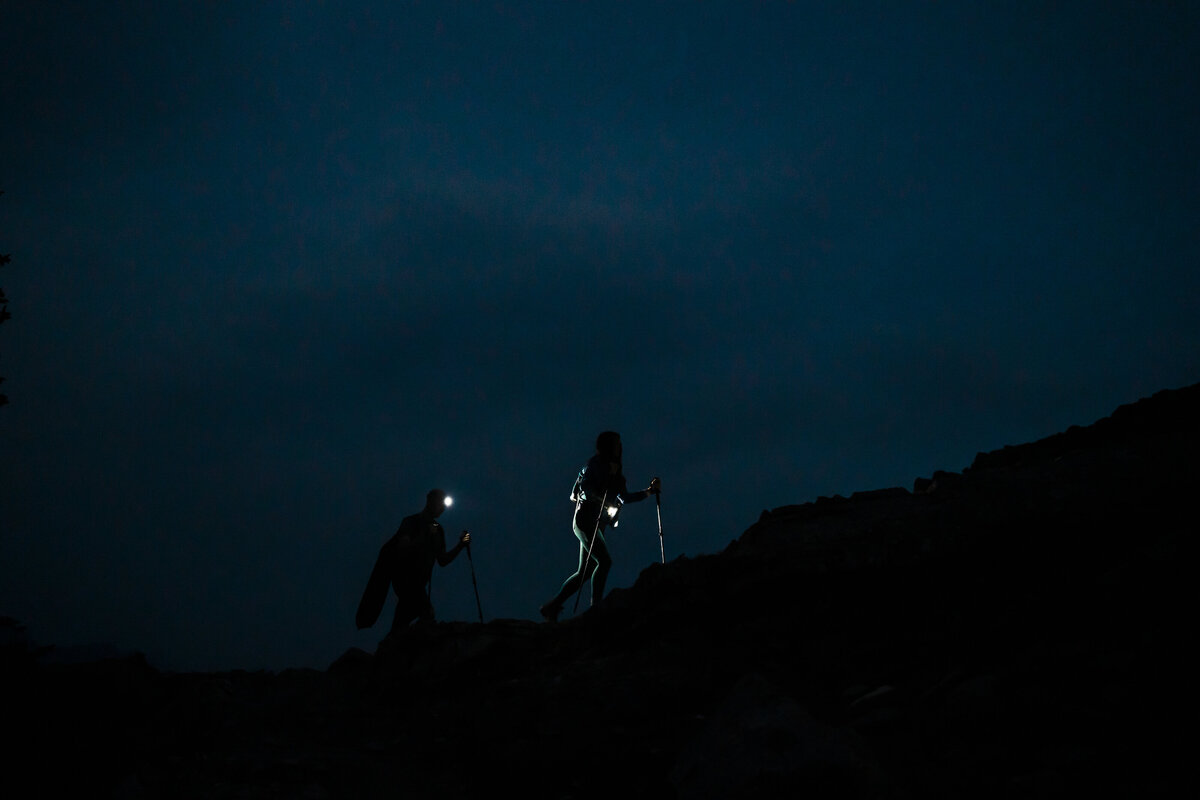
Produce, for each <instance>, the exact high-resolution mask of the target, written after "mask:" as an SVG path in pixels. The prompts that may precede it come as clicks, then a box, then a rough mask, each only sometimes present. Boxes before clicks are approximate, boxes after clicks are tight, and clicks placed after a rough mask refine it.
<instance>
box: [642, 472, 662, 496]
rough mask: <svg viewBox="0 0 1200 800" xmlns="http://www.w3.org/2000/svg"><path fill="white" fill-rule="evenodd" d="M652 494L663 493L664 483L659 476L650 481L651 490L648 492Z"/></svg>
mask: <svg viewBox="0 0 1200 800" xmlns="http://www.w3.org/2000/svg"><path fill="white" fill-rule="evenodd" d="M646 491H647V492H649V493H650V494H658V493H659V492H661V491H662V481H660V480H659V479H658V477H657V476H655V477H653V478H651V479H650V488H649V489H647V490H646Z"/></svg>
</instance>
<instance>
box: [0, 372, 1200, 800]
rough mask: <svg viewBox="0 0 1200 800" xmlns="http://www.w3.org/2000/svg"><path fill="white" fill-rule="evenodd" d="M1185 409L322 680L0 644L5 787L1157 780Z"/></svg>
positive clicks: (445, 632)
mask: <svg viewBox="0 0 1200 800" xmlns="http://www.w3.org/2000/svg"><path fill="white" fill-rule="evenodd" d="M1198 420H1200V385H1197V386H1193V387H1189V388H1187V389H1181V390H1176V391H1167V392H1160V393H1159V394H1156V395H1155V396H1154V397H1152V398H1148V399H1145V400H1142V401H1139V402H1137V403H1134V404H1132V405H1129V406H1122V407H1121V408H1119V409H1117V411H1116V412H1114V413H1113V415H1112V416H1111V417H1108V418H1106V419H1103V420H1100V421H1099V422H1097V423H1095V424H1093V425H1090V426H1088V427H1083V428H1072V429H1070V430H1068V431H1066V432H1064V433H1061V434H1058V435H1056V436H1052V437H1049V438H1048V439H1044V440H1041V441H1039V442H1034V443H1031V444H1026V445H1021V446H1018V447H1008V448H1004V449H1003V450H999V451H995V452H992V453H981V454H980V455H979V456H977V457H976V459H975V461H974V463H973V464H972V465H971V467H970V468H968V469H966V470H964V471H963V472H962V473H938V474H936V475H934V476H932V477H931V478H929V479H919V480H918V481H917V482H916V485H915V486H914V487H913V491H909V490H907V489H901V488H898V489H887V490H882V491H873V492H863V493H860V494H855V495H853V496H851V497H849V498H842V497H833V498H821V499H819V500H817V501H816V502H813V503H807V504H804V505H799V506H788V507H785V508H779V509H774V510H772V511H767V512H763V514H762V516H761V518H760V519H759V520H758V522H756V523H755V524H754V525H752V526H751V527H750V528H749V529H748V530H746V531H745V532H744V533H743V534H742V535H741V536H740V537H739V538H738V539H737V540H735V541H733V542H732V543H731V544H730V545H729V547H728V548H727V549H726V550H725V551H724V552H723V553H720V554H718V555H711V556H704V557H701V558H695V559H683V558H681V559H678V560H676V561H674V562H672V563H669V564H667V565H665V566H663V565H654V566H653V567H651V568H649V569H647V570H646V571H645V572H643V573H642V575H641V576H640V577H639V579H638V581H637V582H636V584H635V585H634V586H632V587H630V588H629V589H626V590H617V591H614V592H613V593H612V594H611V595H610V597H608V598H607V599H606V601H605V602H604V603H603V604H602V605H601V606H600V607H598V608H596V609H594V610H593V611H590V612H588V613H587V614H584V615H582V616H581V617H579V618H576V619H573V620H570V621H567V622H564V623H560V624H557V625H545V624H535V623H532V622H526V621H515V620H499V621H494V622H491V623H488V624H486V625H475V624H466V623H446V624H436V625H432V626H428V627H425V628H415V629H413V630H411V631H410V632H408V634H406V635H405V636H404V637H402V639H401V640H399V641H396V642H392V643H389V644H388V645H387V646H384V647H381V649H380V651H379V652H378V653H376V654H368V653H365V652H362V651H358V650H352V651H349V652H347V653H346V654H345V655H343V656H342V657H341V658H339V659H338V660H337V661H336V662H335V663H334V664H332V665H331V666H330V668H329V669H328V670H326V671H323V672H322V671H313V670H287V671H284V672H281V673H278V674H276V673H245V672H231V673H220V674H173V673H160V672H158V671H155V670H153V669H151V668H150V667H149V666H147V665H146V664H145V662H144V661H143V660H141V659H137V658H133V659H121V660H110V661H103V662H97V663H93V664H88V665H78V666H48V665H46V664H44V663H43V661H42V660H40V659H39V658H38V654H37V653H33V652H30V651H28V650H27V649H22V648H20V647H19V646H16V645H13V644H11V643H10V644H9V645H7V646H6V650H5V656H4V659H3V665H4V666H3V668H4V673H5V674H4V683H3V685H4V691H5V694H6V698H5V708H6V714H5V727H7V728H8V729H9V732H10V734H11V733H15V734H16V737H15V739H16V741H18V742H19V744H18V745H17V746H15V747H10V748H9V750H8V752H7V754H6V755H7V756H8V759H9V760H10V764H9V766H8V767H7V768H6V770H5V775H6V778H7V779H8V784H9V788H8V789H6V794H7V795H8V796H18V795H19V792H18V791H17V789H16V787H17V786H19V785H21V786H23V785H24V782H18V778H19V777H20V778H28V777H33V778H35V784H36V785H37V787H38V788H37V790H36V791H37V794H39V795H41V794H45V793H46V792H47V791H49V789H50V788H51V787H52V786H53V785H56V784H66V785H70V786H73V787H76V788H80V789H83V790H85V791H87V792H88V794H89V795H99V796H104V795H113V796H120V797H159V796H170V797H304V798H332V797H377V796H409V797H424V796H438V797H485V796H495V795H499V794H503V793H507V792H508V791H519V792H521V793H522V794H523V796H526V797H580V798H582V797H598V796H606V795H607V796H611V795H613V794H614V793H620V794H622V795H624V796H635V797H640V796H651V795H653V796H656V797H681V798H706V797H729V796H735V795H736V796H754V797H759V798H762V797H764V796H765V797H774V796H784V795H785V794H786V796H788V797H795V796H798V795H799V793H800V792H811V793H815V796H820V797H830V796H832V797H843V796H845V797H988V796H1004V797H1008V796H1060V795H1062V794H1065V793H1066V792H1068V791H1071V792H1073V793H1074V792H1080V791H1088V790H1092V791H1100V792H1103V793H1105V794H1108V793H1118V794H1130V795H1139V796H1145V795H1148V794H1156V793H1160V792H1161V793H1165V792H1166V791H1167V790H1168V789H1169V788H1172V787H1173V785H1174V783H1175V780H1176V779H1177V778H1178V776H1179V775H1180V774H1181V773H1182V769H1183V768H1182V765H1183V764H1184V763H1186V762H1185V761H1184V760H1183V754H1182V746H1181V743H1180V741H1181V740H1180V739H1179V738H1177V737H1178V735H1177V734H1176V733H1174V728H1175V726H1174V725H1172V724H1171V721H1172V719H1173V718H1175V717H1176V716H1182V715H1183V714H1185V713H1186V712H1185V708H1186V707H1189V706H1190V704H1188V705H1187V706H1185V704H1184V702H1183V700H1182V698H1183V697H1186V696H1187V695H1188V694H1190V693H1189V692H1188V690H1187V684H1185V683H1184V682H1183V670H1182V664H1183V663H1184V661H1183V654H1182V651H1183V642H1184V641H1186V639H1187V635H1186V631H1187V630H1189V629H1190V627H1187V626H1185V619H1187V617H1185V614H1184V603H1185V601H1186V598H1187V597H1188V596H1190V591H1188V590H1187V588H1186V587H1187V585H1188V584H1187V579H1186V577H1185V575H1184V569H1185V556H1184V553H1183V548H1182V543H1183V539H1184V532H1185V530H1191V529H1192V528H1194V524H1192V523H1190V517H1191V514H1190V513H1188V512H1190V511H1191V510H1192V509H1191V503H1192V500H1193V498H1194V497H1196V496H1197V491H1196V490H1197V470H1196V469H1195V467H1194V466H1193V464H1194V453H1195V452H1196V449H1197V445H1198V444H1200V442H1198V439H1200V435H1198V434H1200V424H1198ZM13 739H14V737H12V736H10V737H9V740H10V741H12V740H13ZM751 793H753V794H751Z"/></svg>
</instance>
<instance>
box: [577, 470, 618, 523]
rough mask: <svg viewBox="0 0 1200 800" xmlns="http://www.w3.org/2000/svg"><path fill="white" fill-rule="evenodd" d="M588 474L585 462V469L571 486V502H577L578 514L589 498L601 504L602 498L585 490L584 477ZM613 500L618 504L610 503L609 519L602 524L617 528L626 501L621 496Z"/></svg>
mask: <svg viewBox="0 0 1200 800" xmlns="http://www.w3.org/2000/svg"><path fill="white" fill-rule="evenodd" d="M586 474H587V464H584V465H583V469H581V470H579V474H578V475H576V476H575V485H574V486H572V487H571V502H572V503H574V504H575V513H577V514H578V513H579V507H580V506H582V505H583V504H584V503H586V502H588V501H589V500H590V501H592V502H593V503H596V504H597V505H599V503H600V500H601V498H598V497H588V496H587V493H586V492H585V491H584V489H583V477H584V475H586ZM613 502H615V503H616V505H611V504H610V505H609V511H608V519H607V520H605V522H604V524H602V525H601V527H603V528H615V527H617V524H618V523H619V520H618V516H619V515H620V513H621V508H622V507H623V506H624V503H622V502H621V498H620V497H616V499H615V501H613ZM613 509H615V511H614V510H613Z"/></svg>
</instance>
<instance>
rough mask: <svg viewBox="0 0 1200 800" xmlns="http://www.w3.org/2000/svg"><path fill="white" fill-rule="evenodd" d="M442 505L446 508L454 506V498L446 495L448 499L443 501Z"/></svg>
mask: <svg viewBox="0 0 1200 800" xmlns="http://www.w3.org/2000/svg"><path fill="white" fill-rule="evenodd" d="M442 503H443V505H445V506H446V508H449V507H450V506H452V505H454V498H453V497H451V496H450V495H446V499H445V500H443V501H442Z"/></svg>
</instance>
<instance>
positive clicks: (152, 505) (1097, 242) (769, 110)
mask: <svg viewBox="0 0 1200 800" xmlns="http://www.w3.org/2000/svg"><path fill="white" fill-rule="evenodd" d="M1198 109H1200V6H1198V5H1197V4H1194V3H1188V2H1129V3H1102V2H1080V3H1060V2H1055V3H1015V2H996V3H982V2H981V3H976V2H970V3H968V2H961V3H959V2H948V3H912V2H908V3H902V2H881V3H869V4H858V3H846V2H831V3H805V2H798V3H790V4H783V3H764V4H751V3H746V2H726V3H716V2H713V3H691V2H689V3H675V4H644V3H597V2H591V3H582V2H580V3H575V2H567V3H558V2H554V3H552V2H491V3H478V4H475V3H448V2H419V3H418V2H409V3H400V2H378V3H332V2H331V3H324V4H307V3H305V4H301V3H286V4H278V5H277V4H271V6H270V7H269V8H260V7H258V4H249V3H234V4H213V3H207V2H205V3H192V4H175V3H157V2H145V3H129V2H126V3H105V4H97V3H90V2H86V3H50V2H46V3H41V2H37V3H35V2H4V3H2V4H0V114H2V120H3V122H2V123H0V189H3V190H4V192H5V194H4V195H3V197H0V252H6V253H11V254H12V263H11V264H10V265H9V266H8V267H6V268H4V270H2V271H0V286H3V287H4V289H5V292H6V293H7V294H8V296H9V298H10V305H9V310H10V311H11V313H12V315H13V318H12V320H11V321H9V322H7V323H5V324H4V326H3V327H0V375H4V376H5V377H6V378H7V381H6V382H5V384H4V391H5V392H6V393H7V394H8V395H9V398H10V401H11V402H10V405H8V406H6V407H4V408H3V409H0V614H5V615H9V616H12V617H15V618H16V619H18V620H19V621H20V622H22V623H23V624H24V625H26V626H27V627H28V629H29V632H30V634H31V635H32V636H33V637H34V639H35V640H36V641H37V642H39V643H45V644H59V645H70V644H82V643H91V642H106V643H111V644H113V645H115V646H116V647H118V648H121V649H127V650H134V649H136V650H140V651H143V652H145V653H146V654H147V656H148V657H149V658H150V661H151V663H152V664H155V665H156V666H159V667H161V668H164V669H187V670H192V669H230V668H246V669H259V668H268V669H281V668H284V667H288V666H309V667H319V668H324V667H325V666H327V665H328V664H329V663H330V662H331V661H333V660H334V659H335V658H337V656H339V655H340V654H341V653H342V652H343V651H344V650H345V649H346V648H348V647H351V646H359V647H363V648H366V649H368V650H370V649H373V648H374V646H375V644H376V642H377V641H378V639H379V638H380V637H381V636H382V635H383V634H384V633H385V632H386V629H387V625H388V622H389V621H390V615H391V602H389V606H388V607H387V609H386V610H385V611H384V615H383V617H382V619H381V621H380V623H378V624H377V626H376V627H375V628H374V629H372V630H370V631H367V632H364V633H357V632H356V631H355V630H354V610H355V607H356V606H357V603H358V600H359V596H360V594H361V592H362V589H363V585H364V583H365V581H366V578H367V575H368V573H369V571H370V568H371V566H372V563H373V562H374V559H375V555H376V553H377V552H378V549H379V546H380V545H381V544H382V543H383V541H384V540H386V539H387V538H388V537H389V536H390V535H391V534H392V533H393V532H394V530H395V528H396V526H397V525H398V524H399V522H400V520H401V519H402V518H403V517H404V516H406V515H408V514H411V513H415V512H416V511H417V510H419V508H420V507H421V505H422V502H423V500H424V496H425V493H426V491H427V490H428V489H430V488H431V487H434V486H439V487H442V488H445V489H446V490H447V491H449V492H450V493H451V494H453V495H454V497H455V499H456V503H455V505H454V507H453V508H452V509H450V510H449V511H447V512H446V514H445V515H444V516H443V517H442V521H443V523H444V524H445V526H446V528H447V531H448V532H449V533H450V534H451V535H454V534H457V533H458V532H459V531H461V530H462V529H464V528H467V529H470V530H471V532H472V535H473V537H474V544H473V547H472V553H473V556H474V565H475V572H476V576H477V578H478V584H479V591H480V594H481V600H482V605H483V611H484V615H485V617H487V618H489V619H492V618H501V617H514V618H525V619H532V618H535V617H536V616H537V607H538V605H539V604H540V603H541V602H543V601H545V600H546V599H548V598H549V597H550V596H551V595H552V594H553V593H554V592H555V591H556V590H557V588H558V586H559V584H560V583H561V581H562V580H563V579H564V578H565V577H566V576H567V575H568V574H569V573H570V572H571V571H572V569H573V567H574V565H575V559H576V543H575V539H574V537H573V535H572V534H571V529H570V518H571V512H572V509H573V506H572V504H571V503H570V501H569V500H568V493H569V492H570V489H571V484H572V482H573V481H574V478H575V473H576V471H577V470H578V469H579V468H580V466H582V464H583V463H584V462H585V461H586V460H587V458H588V457H589V456H590V455H591V453H592V448H593V442H594V440H595V436H596V434H597V433H599V432H600V431H602V430H605V429H614V430H617V431H619V432H620V433H621V434H622V438H623V440H624V443H625V472H626V475H627V476H628V477H629V481H630V485H631V487H632V488H642V487H644V486H645V485H646V484H647V483H648V481H649V479H650V478H651V476H653V475H659V476H661V477H662V480H663V486H664V494H663V496H662V511H663V525H664V532H665V536H666V554H667V558H668V560H669V559H671V558H673V557H675V556H677V555H679V554H681V553H683V554H687V555H692V556H694V555H699V554H703V553H713V552H718V551H720V550H721V549H723V548H724V547H725V545H726V544H728V542H729V541H730V540H732V539H733V538H735V537H737V536H738V535H739V534H740V533H741V532H742V531H743V530H744V529H745V528H746V527H748V526H749V525H750V524H752V523H753V522H754V521H755V520H756V519H757V518H758V515H759V513H760V512H761V511H762V510H763V509H764V508H772V507H777V506H781V505H787V504H791V503H802V502H806V501H809V500H813V499H815V498H816V497H818V496H821V495H833V494H845V495H848V494H849V493H851V492H854V491H858V490H866V489H876V488H882V487H887V486H905V487H911V486H912V482H913V479H914V478H916V477H918V476H922V475H929V474H930V473H932V472H933V471H934V470H935V469H952V470H960V469H962V468H963V467H965V466H967V465H969V464H970V462H971V459H972V458H973V457H974V455H975V453H976V452H977V451H980V450H990V449H995V448H998V447H1001V446H1003V445H1005V444H1015V443H1020V442H1024V441H1029V440H1032V439H1036V438H1039V437H1042V436H1045V435H1048V434H1051V433H1055V432H1057V431H1060V430H1062V429H1064V428H1066V427H1068V426H1069V425H1072V424H1088V423H1090V422H1093V421H1094V420H1095V419H1097V418H1099V417H1102V416H1105V415H1107V414H1109V413H1110V412H1111V411H1112V410H1113V409H1114V408H1115V407H1116V406H1117V405H1119V404H1121V403H1124V402H1129V401H1132V400H1135V399H1137V398H1139V397H1142V396H1145V395H1148V394H1150V393H1153V392H1154V391H1156V390H1159V389H1164V388H1175V387H1179V386H1183V385H1187V384H1190V383H1194V382H1196V381H1198V380H1200V270H1198V267H1200V233H1198V232H1200V127H1198V125H1200V111H1198ZM609 542H610V547H611V550H612V553H613V557H614V560H615V566H614V569H613V573H612V575H611V577H610V580H609V587H610V589H613V588H620V587H623V586H629V585H630V584H632V583H633V581H634V580H635V579H636V577H637V574H638V573H639V572H640V571H641V570H642V569H644V568H645V567H646V566H648V565H649V564H651V563H653V562H655V561H657V560H658V559H659V542H658V530H657V523H656V520H655V511H654V505H653V503H652V502H646V503H642V504H640V505H636V506H631V507H629V508H628V509H627V510H626V512H625V513H624V514H623V516H622V523H621V526H620V527H619V528H618V529H617V530H616V531H614V532H613V533H612V534H611V536H610V537H609ZM585 591H586V590H585ZM433 600H434V604H435V605H436V606H437V609H438V616H439V618H440V619H443V620H467V621H470V620H475V619H476V610H475V600H474V595H473V593H472V588H471V573H470V570H469V565H468V562H467V560H466V558H465V557H460V558H459V559H458V560H457V561H456V562H454V563H453V564H452V565H450V566H449V567H447V568H445V569H438V570H435V574H434V584H433ZM583 602H584V604H586V602H587V600H586V594H585V599H584V601H583Z"/></svg>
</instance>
